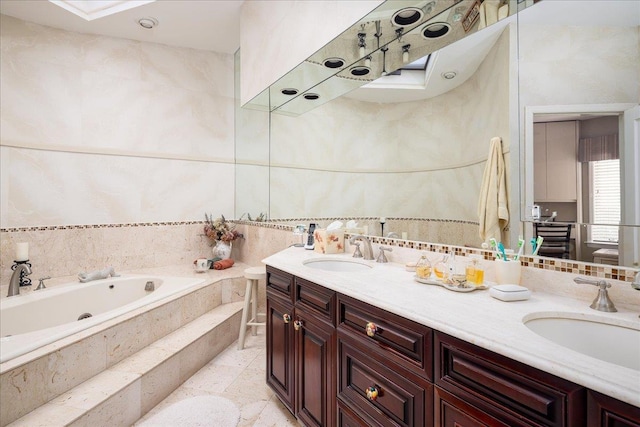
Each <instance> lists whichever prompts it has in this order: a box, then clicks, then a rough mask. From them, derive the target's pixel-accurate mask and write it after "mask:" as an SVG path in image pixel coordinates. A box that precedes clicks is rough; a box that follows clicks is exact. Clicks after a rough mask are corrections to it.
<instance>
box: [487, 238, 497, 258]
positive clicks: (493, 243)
mask: <svg viewBox="0 0 640 427" xmlns="http://www.w3.org/2000/svg"><path fill="white" fill-rule="evenodd" d="M489 245H490V246H491V250H492V251H494V252H495V253H496V259H500V253H499V252H498V244H497V243H496V239H494V238H493V237H492V238H490V239H489Z"/></svg>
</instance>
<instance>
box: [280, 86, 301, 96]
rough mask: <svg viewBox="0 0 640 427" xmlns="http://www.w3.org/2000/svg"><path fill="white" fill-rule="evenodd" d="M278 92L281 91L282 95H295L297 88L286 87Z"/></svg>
mask: <svg viewBox="0 0 640 427" xmlns="http://www.w3.org/2000/svg"><path fill="white" fill-rule="evenodd" d="M280 92H282V94H283V95H295V94H297V93H298V89H294V88H292V87H288V88H286V89H282V90H281V91H280Z"/></svg>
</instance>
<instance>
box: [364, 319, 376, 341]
mask: <svg viewBox="0 0 640 427" xmlns="http://www.w3.org/2000/svg"><path fill="white" fill-rule="evenodd" d="M365 330H366V331H367V335H368V336H370V337H373V336H375V334H376V333H377V332H378V327H377V326H376V324H375V323H373V322H369V323H367V326H366V328H365Z"/></svg>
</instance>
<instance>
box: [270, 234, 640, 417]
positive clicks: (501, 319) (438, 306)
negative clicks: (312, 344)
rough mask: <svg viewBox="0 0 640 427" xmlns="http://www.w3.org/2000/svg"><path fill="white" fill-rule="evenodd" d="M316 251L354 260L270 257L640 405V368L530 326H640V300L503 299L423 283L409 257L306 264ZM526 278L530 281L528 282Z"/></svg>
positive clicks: (286, 253)
mask: <svg viewBox="0 0 640 427" xmlns="http://www.w3.org/2000/svg"><path fill="white" fill-rule="evenodd" d="M311 258H334V259H352V258H351V254H350V253H344V254H338V255H321V254H318V253H316V252H314V251H307V250H304V249H302V248H296V247H291V248H288V249H285V250H283V251H281V252H278V253H276V254H274V255H272V256H270V257H268V258H266V259H264V260H263V262H264V263H266V264H267V265H270V266H272V267H275V268H278V269H280V270H283V271H286V272H288V273H291V274H293V275H295V276H297V277H300V278H303V279H307V280H310V281H312V282H315V283H318V284H320V285H323V286H325V287H327V288H329V289H332V290H334V291H337V292H340V293H342V294H344V295H347V296H351V297H354V298H356V299H359V300H361V301H364V302H367V303H369V304H373V305H375V306H377V307H380V308H383V309H385V310H388V311H390V312H392V313H395V314H398V315H400V316H403V317H405V318H407V319H410V320H413V321H416V322H418V323H420V324H423V325H425V326H428V327H431V328H433V329H435V330H438V331H441V332H444V333H446V334H449V335H451V336H454V337H457V338H460V339H462V340H464V341H467V342H470V343H472V344H475V345H478V346H480V347H483V348H486V349H488V350H491V351H494V352H496V353H498V354H502V355H504V356H507V357H509V358H511V359H514V360H517V361H520V362H522V363H525V364H527V365H530V366H533V367H535V368H538V369H540V370H542V371H545V372H548V373H551V374H554V375H556V376H558V377H561V378H564V379H567V380H569V381H572V382H574V383H577V384H580V385H583V386H585V387H587V388H590V389H592V390H595V391H598V392H601V393H603V394H606V395H608V396H611V397H614V398H616V399H619V400H622V401H624V402H627V403H630V404H632V405H635V406H640V371H636V370H633V369H630V368H626V367H622V366H618V365H615V364H612V363H608V362H605V361H601V360H599V359H596V358H593V357H590V356H586V355H583V354H581V353H578V352H576V351H573V350H570V349H567V348H565V347H563V346H560V345H558V344H556V343H553V342H552V341H549V340H547V339H545V338H543V337H541V336H539V335H537V334H536V333H534V332H532V331H531V330H529V328H527V327H526V326H525V324H524V323H523V319H524V318H525V317H527V318H529V317H531V316H532V315H533V316H535V314H536V313H545V314H551V315H554V314H563V313H571V314H572V316H573V317H578V318H585V319H591V320H598V319H602V320H605V321H606V322H607V323H612V324H619V325H622V326H627V327H631V328H634V329H640V318H639V317H638V314H639V313H640V306H639V307H636V306H631V308H630V307H629V306H621V305H619V306H618V310H619V311H618V312H617V313H602V312H599V311H595V310H592V309H590V308H589V304H590V303H591V301H586V300H584V299H579V298H571V297H567V296H563V295H556V294H553V293H549V292H542V291H537V290H535V289H532V295H531V298H530V299H529V300H526V301H517V302H503V301H500V300H497V299H494V298H492V297H491V296H490V295H489V291H488V290H476V291H473V292H468V293H461V292H452V291H449V290H447V289H445V288H443V287H440V286H433V285H426V284H421V283H418V282H416V281H415V280H414V279H413V277H414V274H415V273H412V272H408V271H406V270H405V268H404V265H403V264H398V263H392V262H390V263H387V264H378V263H376V262H374V261H361V260H362V259H360V260H359V261H360V262H365V263H369V264H370V265H372V266H373V267H372V268H371V269H369V270H366V271H364V272H352V273H349V272H344V273H339V272H331V271H324V270H319V269H314V268H310V267H307V266H305V265H303V261H304V260H307V259H311ZM523 285H525V286H526V283H524V284H523Z"/></svg>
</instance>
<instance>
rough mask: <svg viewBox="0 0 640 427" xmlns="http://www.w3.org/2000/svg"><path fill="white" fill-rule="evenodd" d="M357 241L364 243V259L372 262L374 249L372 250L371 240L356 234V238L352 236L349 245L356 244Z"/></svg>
mask: <svg viewBox="0 0 640 427" xmlns="http://www.w3.org/2000/svg"><path fill="white" fill-rule="evenodd" d="M356 240H360V241H361V242H362V243H364V257H363V258H364V259H366V260H372V259H373V249H372V248H371V241H370V240H369V238H368V237H367V236H363V235H362V234H356V235H355V236H351V238H350V239H349V243H350V244H352V245H353V244H355V243H356ZM358 252H359V251H357V252H356V253H355V254H354V256H356V254H357V253H358Z"/></svg>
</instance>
